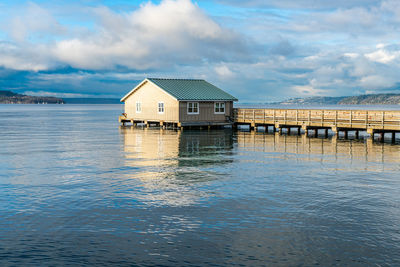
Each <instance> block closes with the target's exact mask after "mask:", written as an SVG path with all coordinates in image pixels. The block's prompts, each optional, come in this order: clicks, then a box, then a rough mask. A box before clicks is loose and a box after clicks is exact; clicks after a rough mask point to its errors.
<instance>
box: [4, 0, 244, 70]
mask: <svg viewBox="0 0 400 267" xmlns="http://www.w3.org/2000/svg"><path fill="white" fill-rule="evenodd" d="M91 12H92V13H91V15H93V16H94V17H95V18H96V23H95V26H94V28H93V30H91V31H87V34H86V35H85V36H84V37H83V36H81V35H79V36H77V37H73V38H65V36H62V34H63V29H64V26H61V24H60V23H59V22H58V21H57V20H55V19H54V18H53V17H52V16H51V14H50V13H49V12H47V11H46V10H45V9H43V8H41V7H39V6H38V5H36V4H29V5H28V7H27V9H26V11H25V12H24V13H25V14H26V21H27V22H28V23H26V21H25V18H22V16H17V17H15V18H14V19H13V20H12V25H11V30H10V32H11V35H12V36H13V40H14V41H15V43H14V44H12V45H11V46H12V49H11V48H10V47H4V46H3V47H0V55H2V57H1V58H0V66H4V67H6V68H11V69H19V70H21V69H24V70H34V71H39V70H44V69H49V68H52V67H54V66H55V65H56V66H70V67H73V68H79V69H88V70H102V69H115V68H118V67H125V68H128V69H135V70H146V69H161V68H168V67H169V68H173V67H175V66H177V65H180V64H201V63H202V62H204V61H207V62H219V61H225V62H229V61H233V60H237V59H240V60H246V59H247V58H249V57H250V54H249V53H247V44H246V42H245V41H243V38H241V36H240V34H238V33H236V32H234V31H233V30H230V29H228V28H224V27H222V26H221V25H219V24H218V23H217V22H215V21H214V20H213V19H212V18H210V17H209V16H207V14H205V13H204V11H203V10H202V9H200V8H199V7H198V6H197V5H196V4H194V3H192V2H191V1H190V0H164V1H161V3H160V4H158V5H157V4H153V3H151V2H148V3H146V4H144V5H141V6H140V8H139V9H137V10H135V11H132V12H127V13H117V12H114V11H112V10H110V9H109V8H107V7H104V6H103V7H97V8H93V9H91ZM44 32H46V33H47V35H49V36H55V37H54V39H56V40H52V41H48V42H42V43H40V41H41V39H40V38H37V40H35V41H34V42H29V43H27V42H28V40H27V38H28V36H32V35H35V34H38V33H44ZM56 36H58V38H56ZM57 39H59V40H57ZM38 41H39V44H38ZM27 47H29V49H28V50H27V51H25V49H26V48H27ZM32 58H33V60H32Z"/></svg>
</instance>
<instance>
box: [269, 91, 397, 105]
mask: <svg viewBox="0 0 400 267" xmlns="http://www.w3.org/2000/svg"><path fill="white" fill-rule="evenodd" d="M274 104H280V105H400V94H369V95H359V96H339V97H322V96H315V97H306V98H292V99H289V100H286V101H282V102H278V103H274Z"/></svg>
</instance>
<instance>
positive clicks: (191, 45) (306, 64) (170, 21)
mask: <svg viewBox="0 0 400 267" xmlns="http://www.w3.org/2000/svg"><path fill="white" fill-rule="evenodd" d="M155 2H156V3H157V4H156V3H155ZM38 3H39V2H38ZM40 3H41V4H35V3H28V4H26V5H25V6H18V10H17V8H15V11H14V13H17V14H16V15H15V14H14V13H13V15H10V16H9V17H8V19H7V20H6V19H5V18H4V17H3V18H2V19H1V22H2V23H1V24H2V25H3V32H1V31H0V77H1V78H2V79H0V85H1V86H2V87H3V88H18V90H19V91H20V92H23V90H25V91H31V92H36V91H42V92H49V93H55V94H65V93H67V92H68V93H72V94H83V95H95V94H102V95H106V94H110V95H114V96H115V97H118V96H120V95H123V94H124V93H126V91H127V90H129V89H130V88H131V87H132V86H133V85H134V83H135V82H136V81H139V80H141V79H143V78H145V77H148V76H160V77H179V78H203V79H207V80H209V81H210V82H213V83H215V84H216V85H218V86H220V87H221V88H224V89H227V90H228V91H230V92H231V93H232V94H233V95H235V96H237V97H239V98H240V99H241V100H244V101H265V102H266V101H271V100H272V99H273V100H279V98H288V97H297V96H305V95H307V96H311V95H333V96H338V95H351V94H358V93H363V92H367V91H375V92H379V91H384V90H386V89H387V88H392V87H393V86H395V85H396V84H399V83H400V78H399V75H398V73H399V72H400V61H399V58H400V44H399V41H398V40H400V19H399V17H400V6H399V5H398V1H397V0H384V1H370V0H365V1H364V0H363V1H361V0H355V1H347V0H346V1H345V0H338V1H314V0H299V1H289V0H281V1H277V0H271V1H259V0H250V1H236V0H232V1H219V3H220V4H216V3H215V2H210V1H208V2H203V1H201V2H198V4H197V3H196V2H194V1H190V0H161V1H154V3H153V2H146V3H144V4H142V5H140V6H136V5H132V4H126V5H125V2H124V8H120V7H119V8H115V7H114V5H109V6H104V4H105V3H107V2H103V1H97V0H96V1H89V2H84V3H82V2H80V1H74V5H73V6H71V5H70V4H68V5H67V6H63V5H60V4H59V3H62V1H59V2H57V3H58V4H54V3H53V2H52V4H49V2H47V3H46V2H45V1H41V2H40ZM88 3H90V4H88ZM221 3H222V4H221ZM99 4H100V5H99ZM7 6H8V8H9V4H7ZM64 7H65V9H67V10H64ZM75 9H76V10H75ZM74 10H75V11H74ZM2 12H3V13H2ZM4 12H5V11H1V10H0V14H5V13H4ZM77 13H79V14H78V15H76V14H77ZM81 16H85V17H81ZM25 22H26V23H25ZM4 25H7V29H6V30H4V29H5V26H4ZM9 71H11V72H15V73H20V74H21V75H18V74H15V73H14V74H13V73H11V74H10V72H9Z"/></svg>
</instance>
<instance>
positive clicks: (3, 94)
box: [0, 91, 65, 104]
mask: <svg viewBox="0 0 400 267" xmlns="http://www.w3.org/2000/svg"><path fill="white" fill-rule="evenodd" d="M0 104H65V102H64V100H63V99H62V98H58V97H51V96H29V95H22V94H17V93H14V92H11V91H0Z"/></svg>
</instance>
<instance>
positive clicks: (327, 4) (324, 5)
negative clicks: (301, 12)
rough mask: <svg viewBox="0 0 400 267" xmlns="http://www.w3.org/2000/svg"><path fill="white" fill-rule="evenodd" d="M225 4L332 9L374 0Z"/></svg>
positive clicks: (276, 0)
mask: <svg viewBox="0 0 400 267" xmlns="http://www.w3.org/2000/svg"><path fill="white" fill-rule="evenodd" d="M219 2H220V3H223V4H226V5H236V6H242V7H252V8H284V9H308V10H312V9H332V8H352V7H356V6H360V5H365V6H371V5H376V3H377V2H379V1H376V0H352V1H349V0H336V1H315V0H296V1H293V0H269V1H265V0H249V1H242V0H229V1H228V0H220V1H219Z"/></svg>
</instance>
